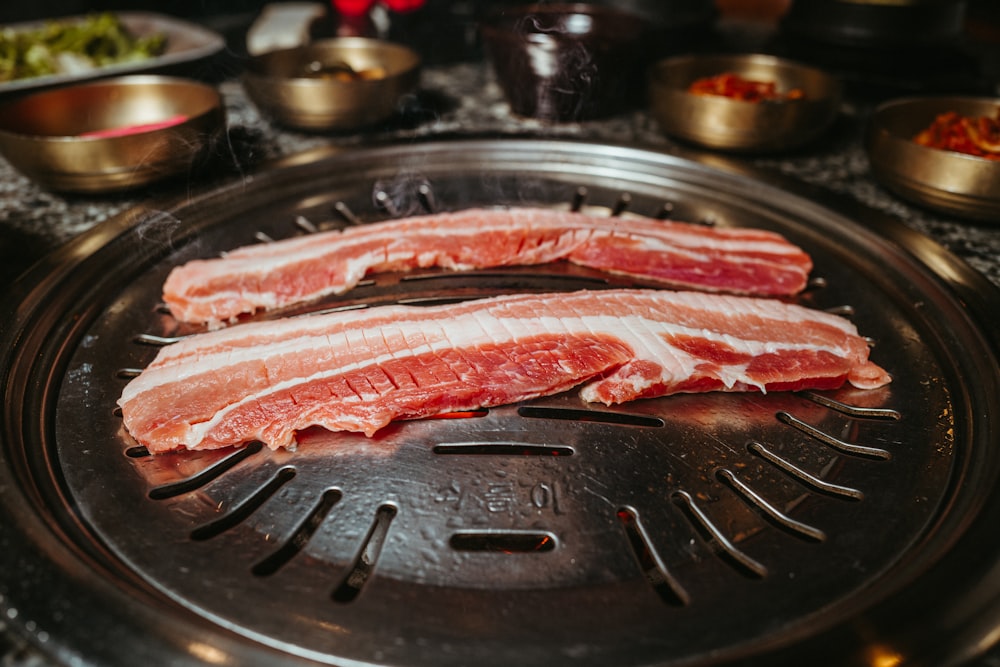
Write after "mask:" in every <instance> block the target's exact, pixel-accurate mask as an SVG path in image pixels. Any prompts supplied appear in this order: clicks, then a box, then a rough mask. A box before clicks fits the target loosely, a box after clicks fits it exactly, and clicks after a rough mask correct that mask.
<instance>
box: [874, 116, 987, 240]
mask: <svg viewBox="0 0 1000 667" xmlns="http://www.w3.org/2000/svg"><path fill="white" fill-rule="evenodd" d="M998 109H1000V100H998V99H995V98H988V97H968V96H934V97H909V98H902V99H897V100H892V101H890V102H886V103H884V104H882V105H881V106H880V107H879V108H877V109H876V110H875V113H874V114H873V115H872V119H871V122H870V123H869V126H868V132H867V136H866V142H865V143H866V149H867V151H868V159H869V161H870V162H871V168H872V174H873V175H874V176H875V178H876V179H878V180H879V181H880V182H881V183H882V184H883V185H885V186H886V187H887V188H889V189H890V190H892V191H893V192H895V193H896V194H898V195H899V196H900V197H903V198H905V199H908V200H910V201H913V202H915V203H917V204H921V205H923V206H927V207H928V208H931V209H934V210H937V211H940V212H942V213H947V214H951V215H957V216H960V217H963V218H969V219H972V220H980V221H984V222H997V221H1000V160H988V159H986V158H981V157H978V156H973V155H965V154H962V153H957V152H955V151H947V150H939V149H936V148H929V147H927V146H921V145H919V144H917V143H915V142H914V141H913V139H914V137H916V136H917V134H918V133H919V132H921V131H922V130H924V129H925V128H927V127H928V126H929V125H930V124H931V123H933V122H934V119H935V118H936V117H937V116H938V115H939V114H943V113H946V112H949V111H951V112H955V113H958V114H959V115H961V116H965V117H967V118H978V117H983V116H985V117H989V118H995V117H996V114H997V110H998Z"/></svg>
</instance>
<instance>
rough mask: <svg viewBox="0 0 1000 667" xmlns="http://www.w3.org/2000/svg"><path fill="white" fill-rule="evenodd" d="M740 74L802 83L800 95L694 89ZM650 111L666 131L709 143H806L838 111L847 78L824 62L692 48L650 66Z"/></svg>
mask: <svg viewBox="0 0 1000 667" xmlns="http://www.w3.org/2000/svg"><path fill="white" fill-rule="evenodd" d="M726 73H732V74H736V75H739V76H741V77H743V78H746V79H750V80H754V81H765V82H772V83H774V84H776V86H777V90H778V91H781V92H787V91H791V90H793V89H798V90H800V91H801V92H802V96H801V97H799V98H796V99H779V100H764V101H760V102H748V101H743V100H737V99H733V98H730V97H723V96H720V95H699V94H694V93H691V92H689V91H688V88H689V87H690V86H691V84H692V83H694V82H695V81H696V80H698V79H701V78H705V77H713V76H718V75H720V74H726ZM648 93H649V104H650V112H651V113H652V115H653V117H654V118H655V119H656V120H657V122H658V123H659V124H660V127H661V129H662V130H663V132H664V133H666V134H668V135H670V136H672V137H675V138H677V139H680V140H683V141H688V142H691V143H694V144H698V145H700V146H703V147H705V148H711V149H716V150H723V151H731V152H746V153H750V152H756V153H764V152H776V151H783V150H788V149H791V148H796V147H798V146H801V145H803V144H806V143H808V142H810V141H812V140H814V139H816V138H817V137H819V136H820V135H821V134H822V133H823V132H825V131H826V130H827V129H828V128H829V127H830V125H831V124H832V123H833V121H834V120H835V119H836V117H837V111H838V108H839V106H840V96H841V86H840V82H839V81H837V80H836V79H835V78H833V77H832V76H830V75H828V74H826V73H825V72H823V71H822V70H820V69H817V68H814V67H809V66H806V65H802V64H799V63H796V62H794V61H790V60H786V59H784V58H778V57H775V56H769V55H763V54H735V55H724V54H719V55H686V56H676V57H672V58H667V59H665V60H661V61H659V62H657V63H656V64H655V65H653V67H652V68H651V69H650V72H649V79H648Z"/></svg>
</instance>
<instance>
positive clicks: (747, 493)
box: [715, 469, 826, 542]
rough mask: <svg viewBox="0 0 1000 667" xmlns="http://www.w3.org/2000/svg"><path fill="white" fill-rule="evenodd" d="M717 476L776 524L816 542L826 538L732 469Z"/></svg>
mask: <svg viewBox="0 0 1000 667" xmlns="http://www.w3.org/2000/svg"><path fill="white" fill-rule="evenodd" d="M715 476H716V477H718V478H719V480H721V481H723V482H725V483H726V484H728V485H729V486H730V487H732V489H733V490H734V491H736V493H738V494H739V495H740V497H742V498H743V499H744V500H745V501H746V502H747V504H749V505H751V506H753V507H755V508H757V509H759V510H760V511H761V512H762V513H763V514H764V515H765V516H766V517H767V518H768V519H769V520H771V521H772V522H774V524H775V525H776V526H778V527H779V528H782V529H783V530H786V531H788V532H789V533H791V534H793V535H797V536H799V537H802V538H805V539H807V540H813V541H816V542H822V541H823V540H825V539H826V533H824V532H823V531H822V530H820V529H819V528H816V527H815V526H810V525H809V524H806V523H803V522H801V521H796V520H795V519H793V518H791V517H790V516H788V515H787V514H785V513H784V512H782V511H781V510H779V509H778V508H777V507H775V506H774V505H772V504H771V503H769V502H768V501H767V500H766V499H765V498H764V497H763V496H761V495H760V494H758V493H757V492H756V491H754V490H753V489H752V488H751V487H750V486H749V485H747V484H746V483H745V482H743V481H742V480H740V478H739V477H737V476H736V474H735V473H734V472H733V471H731V470H725V469H723V470H719V471H718V472H716V473H715Z"/></svg>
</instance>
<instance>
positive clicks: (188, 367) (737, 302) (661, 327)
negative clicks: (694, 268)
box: [122, 292, 855, 400]
mask: <svg viewBox="0 0 1000 667" xmlns="http://www.w3.org/2000/svg"><path fill="white" fill-rule="evenodd" d="M566 298H567V299H571V298H573V297H572V296H569V295H567V297H566ZM658 298H662V299H663V300H668V299H669V300H670V301H672V302H677V303H681V304H685V305H689V306H692V307H697V308H699V309H701V310H703V311H704V312H706V313H707V314H709V315H710V316H711V315H712V314H725V315H733V314H739V313H756V314H759V315H762V316H764V317H767V318H770V319H773V320H775V322H776V325H780V324H784V325H787V326H789V327H794V326H796V325H798V324H803V323H805V324H808V323H810V322H816V321H822V322H823V323H825V324H827V325H834V326H837V327H839V328H840V329H842V330H843V331H845V333H848V334H854V333H855V332H854V329H853V325H851V324H850V323H849V322H848V321H847V320H844V319H842V318H839V317H836V316H834V315H829V314H826V313H821V312H818V311H811V310H807V309H802V308H787V307H783V306H782V305H780V304H775V303H772V302H770V301H762V300H747V299H741V298H739V297H728V296H725V295H704V294H695V293H684V292H674V293H664V294H663V295H662V296H660V297H658ZM505 300H506V299H496V300H493V304H491V305H492V306H496V305H502V304H503V301H505ZM509 300H510V301H517V302H520V303H521V304H524V303H530V301H526V300H524V299H518V298H513V299H509ZM653 303H654V304H655V299H654V301H653ZM748 304H749V305H750V306H751V307H750V308H748ZM471 305H472V306H473V307H471V308H469V309H466V310H461V309H459V310H455V309H449V308H445V309H439V311H438V312H439V313H440V317H441V319H440V320H435V319H433V318H432V317H431V318H428V317H421V316H420V315H417V314H415V315H414V317H415V318H416V319H415V320H412V321H411V320H409V319H408V318H407V317H406V316H407V313H409V312H413V313H420V314H426V315H433V311H430V310H429V309H428V310H421V309H417V310H413V311H411V310H409V309H407V308H406V307H397V308H393V309H392V310H382V311H381V312H376V311H369V312H359V313H353V312H348V313H333V314H329V315H322V316H314V317H304V318H297V319H294V320H286V321H282V322H270V323H260V324H249V325H241V326H237V327H233V328H232V329H228V330H223V331H220V332H216V333H213V334H208V336H213V337H214V338H208V337H201V342H199V340H197V339H198V337H194V338H192V339H189V340H187V341H183V342H181V343H179V344H178V345H177V346H170V347H167V348H164V349H163V350H161V352H160V356H158V358H157V359H156V360H155V361H154V363H153V364H152V366H153V367H152V368H150V369H148V370H147V372H145V373H143V374H142V375H140V376H139V377H138V378H136V379H134V380H133V381H132V382H131V383H130V384H129V385H127V386H126V388H125V392H123V395H122V397H123V400H128V398H130V397H132V396H134V395H136V394H138V393H141V392H142V391H146V390H148V389H152V388H155V387H156V386H157V385H159V384H162V383H169V382H177V381H183V380H185V379H187V378H190V377H194V376H197V375H200V374H202V373H206V372H216V371H221V370H223V369H225V368H226V367H227V366H230V365H232V364H236V363H241V362H245V361H248V360H259V359H262V358H267V357H269V356H278V355H282V354H291V353H304V352H307V351H309V350H313V349H321V348H323V347H328V346H330V345H335V341H334V340H332V339H331V338H330V337H329V336H328V335H327V334H326V332H325V331H324V326H325V324H326V322H327V321H329V322H331V323H333V324H340V323H342V322H343V321H344V320H345V319H347V320H352V321H353V322H354V324H353V325H352V328H358V329H365V328H369V327H373V326H375V327H393V328H396V329H399V330H401V331H403V332H404V334H403V335H404V336H406V340H410V336H413V335H415V334H417V333H420V332H422V331H424V330H432V329H434V328H435V326H437V328H438V329H439V330H448V331H452V330H454V331H455V333H456V335H455V336H453V337H452V338H453V340H452V341H450V342H449V343H448V344H450V345H452V346H453V347H471V346H476V345H481V344H484V343H494V344H511V343H512V342H514V341H516V340H518V338H520V337H526V336H532V335H537V334H538V333H548V331H547V330H545V329H539V328H537V327H538V326H539V322H545V323H546V324H545V326H552V325H553V324H552V323H554V322H559V324H560V328H559V329H557V330H565V331H567V332H569V333H572V332H587V333H605V334H610V335H614V336H619V337H621V338H622V339H623V340H628V342H629V344H630V345H632V346H633V349H635V350H636V352H637V355H640V356H641V355H648V357H647V358H650V359H657V354H664V353H665V351H664V349H663V348H664V343H663V342H662V341H661V340H659V337H660V336H662V335H664V334H670V335H677V334H684V335H689V336H696V337H704V338H706V339H708V340H712V341H716V342H720V343H725V344H727V345H729V346H731V347H734V348H735V349H738V350H743V351H746V352H747V353H750V354H753V353H755V352H754V351H755V350H756V351H757V352H756V353H766V352H771V351H774V349H775V348H776V346H775V344H774V343H770V342H766V341H765V342H760V341H744V340H742V339H740V338H738V337H735V336H732V335H729V334H720V333H714V332H711V331H708V330H705V329H702V328H697V327H682V326H680V325H677V324H673V323H670V322H662V321H656V320H645V319H643V318H640V317H639V316H629V315H615V314H614V312H615V311H616V310H620V307H616V306H618V305H619V304H617V303H616V302H615V301H614V300H613V297H612V299H611V300H608V301H607V311H608V312H609V313H610V314H609V315H605V316H600V315H583V316H578V317H555V316H550V317H534V318H514V317H506V316H500V317H498V316H497V315H496V314H495V313H494V312H493V310H494V309H493V308H492V307H491V306H483V307H476V304H474V303H473V304H471ZM539 306H540V308H541V309H544V303H543V302H542V301H541V300H539ZM522 307H523V305H522ZM386 314H390V315H391V316H392V317H386V316H385V315H386ZM470 314H474V317H476V318H478V319H479V323H478V324H477V325H476V326H474V327H470V323H471V322H470V320H469V317H470ZM640 321H641V322H642V324H641V330H642V332H641V333H640V332H639V331H638V329H637V327H639V326H640V325H639V324H638V322H640ZM435 322H437V325H435ZM486 322H489V324H488V325H487V324H486ZM292 325H296V326H299V327H301V328H302V331H301V332H298V333H297V332H293V331H289V330H288V327H289V326H292ZM243 327H246V328H243ZM241 331H242V332H245V333H246V334H247V335H249V334H250V333H251V332H253V333H254V334H257V335H266V334H267V332H268V331H275V332H279V333H280V335H281V336H282V339H281V340H278V341H276V342H273V343H266V342H265V343H261V344H257V345H252V346H245V347H241V346H239V343H238V341H239V339H240V338H241ZM475 331H483V332H487V333H486V334H485V337H483V338H475V337H471V336H470V332H475ZM501 332H504V333H501ZM216 340H218V342H219V344H220V347H222V348H223V349H221V350H220V351H219V352H212V351H211V346H212V345H214V344H215V343H216ZM233 341H237V344H236V345H234V346H232V347H227V346H226V343H227V342H233ZM643 341H649V342H648V343H644V342H643ZM654 341H659V342H658V343H655V342H654ZM175 347H176V348H177V349H176V352H177V353H178V355H179V357H178V359H176V360H174V359H172V358H171V356H172V355H173V354H174V352H175V351H174V348H175ZM199 347H205V348H208V349H209V351H208V352H206V353H203V354H202V353H199V352H200V351H199ZM781 348H782V349H796V348H795V346H793V345H789V344H785V343H783V344H781ZM189 351H194V352H195V353H196V358H195V359H192V358H191V357H190V356H188V355H187V354H182V353H187V352H189ZM657 351H658V352H657ZM400 352H401V353H405V350H401V351H400Z"/></svg>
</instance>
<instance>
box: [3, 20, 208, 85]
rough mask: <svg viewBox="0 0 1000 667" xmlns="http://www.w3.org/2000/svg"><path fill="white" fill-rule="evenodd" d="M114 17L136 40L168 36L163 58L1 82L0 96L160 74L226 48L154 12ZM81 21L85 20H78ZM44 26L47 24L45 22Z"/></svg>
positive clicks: (23, 25)
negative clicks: (146, 37)
mask: <svg viewBox="0 0 1000 667" xmlns="http://www.w3.org/2000/svg"><path fill="white" fill-rule="evenodd" d="M115 15H116V16H117V17H118V18H119V19H121V22H122V24H123V25H124V26H125V27H126V28H127V29H128V30H129V32H130V33H131V34H133V35H136V36H146V35H152V34H162V35H165V36H166V39H167V45H166V49H165V50H164V52H163V53H162V54H160V55H159V56H156V57H155V58H149V59H147V60H142V61H136V62H125V63H118V64H116V65H109V66H107V67H100V68H96V69H94V70H90V71H85V72H75V73H73V74H52V75H49V76H39V77H33V78H30V79H17V80H14V81H3V82H0V95H6V94H8V93H10V94H14V93H21V92H25V91H33V90H37V89H41V88H47V87H53V86H65V85H68V84H73V83H81V82H83V81H87V80H90V79H95V78H99V77H106V76H122V75H125V74H132V73H137V72H149V71H157V70H160V69H164V68H169V67H176V66H178V65H185V64H190V63H193V62H197V61H198V60H201V59H203V58H208V57H210V56H213V55H215V54H217V53H218V52H220V51H222V49H223V48H224V47H225V46H226V42H225V40H224V39H223V38H222V35H219V34H218V33H215V32H213V31H211V30H208V29H206V28H205V27H203V26H200V25H198V24H197V23H192V22H190V21H185V20H182V19H179V18H177V17H175V16H169V15H167V14H157V13H154V12H135V11H119V12H115ZM74 18H76V17H64V18H61V19H58V20H63V21H65V20H73V19H74ZM79 18H80V19H82V18H83V17H82V16H81V17H79ZM43 23H44V22H43ZM39 25H40V24H39V22H34V21H32V22H25V23H14V24H7V25H5V26H4V29H5V30H6V29H8V28H9V29H12V30H23V29H28V28H34V27H38V26H39Z"/></svg>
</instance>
